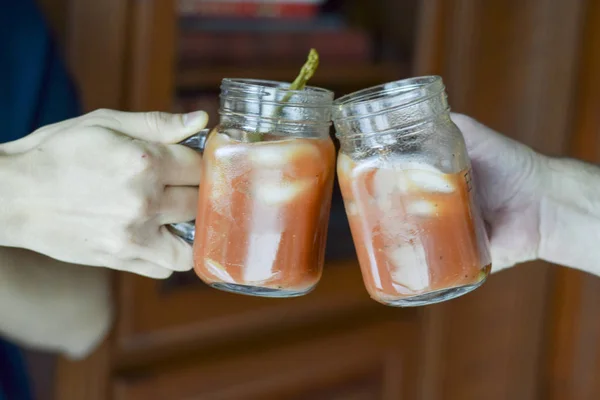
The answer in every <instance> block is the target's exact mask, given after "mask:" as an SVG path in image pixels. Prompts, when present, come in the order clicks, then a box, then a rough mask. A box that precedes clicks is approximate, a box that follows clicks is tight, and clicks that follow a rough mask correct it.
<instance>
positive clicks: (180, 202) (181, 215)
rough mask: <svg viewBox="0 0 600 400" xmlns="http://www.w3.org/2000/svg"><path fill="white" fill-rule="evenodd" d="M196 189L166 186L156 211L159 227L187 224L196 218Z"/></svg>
mask: <svg viewBox="0 0 600 400" xmlns="http://www.w3.org/2000/svg"><path fill="white" fill-rule="evenodd" d="M197 207H198V188H195V187H176V186H167V187H166V188H165V191H164V193H163V196H162V199H161V204H160V208H159V210H158V216H157V219H158V223H159V224H160V225H167V224H175V223H178V222H187V221H191V220H193V219H194V218H196V211H197Z"/></svg>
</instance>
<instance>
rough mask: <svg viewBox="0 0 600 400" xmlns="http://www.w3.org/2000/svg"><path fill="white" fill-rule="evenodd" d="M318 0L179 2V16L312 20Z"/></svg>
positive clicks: (204, 0) (317, 10) (207, 0)
mask: <svg viewBox="0 0 600 400" xmlns="http://www.w3.org/2000/svg"><path fill="white" fill-rule="evenodd" d="M320 3H322V1H318V0H312V1H311V0H295V1H274V0H271V1H267V0H254V1H253V0H240V1H238V0H229V1H227V0H225V1H218V0H179V2H178V9H177V11H178V13H179V15H180V16H199V17H238V18H253V17H260V18H300V19H307V18H313V17H315V16H316V15H317V14H318V13H319V9H320Z"/></svg>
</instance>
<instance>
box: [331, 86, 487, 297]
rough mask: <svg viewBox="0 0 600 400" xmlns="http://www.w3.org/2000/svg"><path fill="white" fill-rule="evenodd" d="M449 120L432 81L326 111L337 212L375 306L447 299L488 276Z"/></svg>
mask: <svg viewBox="0 0 600 400" xmlns="http://www.w3.org/2000/svg"><path fill="white" fill-rule="evenodd" d="M449 111H450V109H449V106H448V102H447V96H446V92H445V87H444V84H443V83H442V79H441V78H440V77H437V76H428V77H420V78H414V79H406V80H401V81H397V82H391V83H387V84H383V85H380V86H376V87H373V88H369V89H364V90H361V91H358V92H355V93H352V94H349V95H347V96H344V97H341V98H339V99H338V100H336V101H335V102H334V107H333V121H334V124H335V128H336V132H337V137H338V138H339V140H340V154H339V157H338V162H337V172H338V179H339V182H340V187H341V191H342V196H343V199H344V206H345V208H346V213H347V215H348V219H349V222H350V229H351V231H352V237H353V240H354V244H355V247H356V252H357V255H358V260H359V264H360V266H361V270H362V275H363V279H364V282H365V286H366V288H367V290H368V292H369V294H370V295H371V297H372V298H373V299H375V300H377V301H379V302H381V303H383V304H386V305H391V306H420V305H426V304H432V303H437V302H441V301H445V300H449V299H452V298H455V297H458V296H461V295H463V294H465V293H468V292H470V291H472V290H474V289H476V288H477V287H479V286H480V285H481V284H482V283H483V282H484V281H485V279H486V277H487V275H488V274H489V272H490V269H491V262H490V252H489V243H488V239H487V235H486V231H485V225H484V222H483V219H482V215H481V212H480V209H479V207H478V204H477V202H476V199H475V190H474V188H473V180H472V174H471V164H470V160H469V157H468V155H467V151H466V148H465V143H464V139H463V137H462V134H461V132H460V131H459V129H458V127H457V126H456V125H454V123H453V122H452V121H451V119H450V113H449Z"/></svg>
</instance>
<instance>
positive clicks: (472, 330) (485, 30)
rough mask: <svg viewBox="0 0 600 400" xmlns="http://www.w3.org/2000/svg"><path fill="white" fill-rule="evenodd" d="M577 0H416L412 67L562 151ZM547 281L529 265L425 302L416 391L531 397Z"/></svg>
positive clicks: (464, 103)
mask: <svg viewBox="0 0 600 400" xmlns="http://www.w3.org/2000/svg"><path fill="white" fill-rule="evenodd" d="M583 3H584V2H583V1H572V2H556V1H550V0H535V1H533V0H532V1H528V2H518V1H515V0H510V1H501V0H494V1H478V0H453V1H442V0H438V1H428V2H425V3H424V6H423V8H422V14H421V24H422V25H421V27H420V38H419V49H418V54H417V63H416V65H417V67H418V71H417V72H418V73H419V74H427V73H436V74H440V75H442V76H443V78H444V81H445V82H446V85H447V88H448V93H449V99H450V104H451V105H452V107H453V109H454V110H456V111H458V112H462V113H466V114H469V115H471V116H473V117H475V118H477V119H479V120H480V121H482V122H483V123H485V124H487V125H489V126H491V127H493V128H494V129H497V130H499V131H501V132H504V133H506V134H508V135H509V136H512V137H515V138H517V139H518V140H520V141H522V142H525V143H527V144H529V145H531V146H533V147H534V148H536V149H538V150H541V151H544V152H546V153H551V154H565V152H566V150H567V142H568V132H569V129H570V122H571V112H572V104H573V103H572V101H573V99H574V97H575V90H574V89H575V83H576V77H577V70H576V67H577V59H578V56H579V48H580V46H579V43H580V40H581V36H582V30H581V26H580V22H581V18H582V16H583ZM440 27H441V28H442V29H440ZM431 49H435V51H432V50H431ZM552 280H553V270H552V269H550V268H549V267H548V266H547V265H545V264H544V263H530V264H528V265H522V266H519V267H518V268H516V269H514V270H511V271H507V272H502V273H500V274H498V275H495V276H492V277H491V278H490V280H489V282H487V283H486V284H485V285H484V286H483V287H482V288H481V289H479V290H477V291H475V292H474V293H473V294H470V295H468V296H466V297H464V298H460V299H458V300H455V301H451V302H448V303H445V304H440V305H436V306H433V307H430V308H428V310H427V311H426V317H425V320H426V321H427V323H428V324H430V325H431V326H435V327H436V329H437V330H438V331H437V332H426V335H427V338H428V343H430V344H426V348H427V347H429V346H430V345H431V346H438V350H439V351H437V352H436V353H435V354H431V352H430V353H426V355H427V358H424V360H426V364H424V365H423V370H424V375H423V381H422V384H423V390H424V391H423V393H424V398H428V399H442V398H443V399H461V400H463V399H479V398H485V399H531V398H536V396H537V395H538V394H539V393H540V391H541V377H540V375H541V374H540V373H539V371H541V370H542V363H541V360H542V356H543V354H544V351H545V343H546V342H545V332H546V331H545V328H546V325H545V318H546V315H547V308H546V304H547V300H548V297H549V288H550V287H551V286H550V284H551V282H552ZM436 355H437V357H436Z"/></svg>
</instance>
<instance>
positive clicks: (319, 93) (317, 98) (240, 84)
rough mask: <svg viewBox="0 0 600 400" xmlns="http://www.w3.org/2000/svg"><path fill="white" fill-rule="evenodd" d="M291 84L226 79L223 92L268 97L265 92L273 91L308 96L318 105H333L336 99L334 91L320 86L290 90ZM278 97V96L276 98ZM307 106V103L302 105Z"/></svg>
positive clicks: (222, 84) (223, 83)
mask: <svg viewBox="0 0 600 400" xmlns="http://www.w3.org/2000/svg"><path fill="white" fill-rule="evenodd" d="M290 85H291V83H289V82H283V81H273V80H267V79H246V78H224V79H223V80H222V81H221V90H223V89H229V90H236V91H240V92H242V93H244V94H257V95H260V96H263V95H266V94H267V93H266V92H265V90H268V89H273V90H274V91H275V93H278V94H284V95H291V97H292V98H293V97H294V95H297V96H308V97H309V99H310V101H311V103H313V104H316V105H324V106H327V105H331V104H332V103H333V99H334V93H333V91H331V90H329V89H325V88H321V87H318V86H305V87H304V89H300V90H296V89H289V86H290ZM276 97H277V96H276ZM297 103H298V102H294V101H288V104H290V105H292V104H297ZM302 104H305V103H302Z"/></svg>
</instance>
